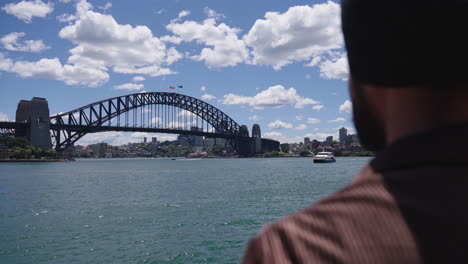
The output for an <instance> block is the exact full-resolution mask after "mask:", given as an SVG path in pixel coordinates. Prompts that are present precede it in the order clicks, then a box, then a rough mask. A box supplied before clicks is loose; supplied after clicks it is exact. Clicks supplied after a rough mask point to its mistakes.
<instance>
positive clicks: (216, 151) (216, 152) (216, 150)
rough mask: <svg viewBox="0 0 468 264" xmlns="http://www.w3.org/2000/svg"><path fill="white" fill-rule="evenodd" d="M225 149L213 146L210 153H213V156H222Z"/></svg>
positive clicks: (221, 146) (220, 146)
mask: <svg viewBox="0 0 468 264" xmlns="http://www.w3.org/2000/svg"><path fill="white" fill-rule="evenodd" d="M224 150H225V148H224V146H223V145H214V146H213V148H212V149H211V152H213V154H214V155H218V156H219V155H222V154H223V152H224Z"/></svg>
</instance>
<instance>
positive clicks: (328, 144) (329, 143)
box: [325, 136, 333, 146]
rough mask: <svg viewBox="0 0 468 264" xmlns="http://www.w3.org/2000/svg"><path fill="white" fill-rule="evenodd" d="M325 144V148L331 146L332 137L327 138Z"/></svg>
mask: <svg viewBox="0 0 468 264" xmlns="http://www.w3.org/2000/svg"><path fill="white" fill-rule="evenodd" d="M325 143H326V144H327V146H331V145H332V144H333V136H329V137H327V138H326V139H325Z"/></svg>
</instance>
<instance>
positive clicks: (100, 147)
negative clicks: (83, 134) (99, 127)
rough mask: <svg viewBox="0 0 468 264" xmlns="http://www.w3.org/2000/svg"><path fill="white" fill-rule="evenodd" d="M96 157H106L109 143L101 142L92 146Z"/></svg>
mask: <svg viewBox="0 0 468 264" xmlns="http://www.w3.org/2000/svg"><path fill="white" fill-rule="evenodd" d="M90 148H91V150H92V151H93V154H94V156H96V157H105V156H106V153H107V143H104V142H101V143H97V144H93V145H91V146H90Z"/></svg>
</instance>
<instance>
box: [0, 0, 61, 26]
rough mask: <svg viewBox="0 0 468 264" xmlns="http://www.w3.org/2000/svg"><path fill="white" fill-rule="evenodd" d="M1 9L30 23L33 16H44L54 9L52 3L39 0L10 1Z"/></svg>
mask: <svg viewBox="0 0 468 264" xmlns="http://www.w3.org/2000/svg"><path fill="white" fill-rule="evenodd" d="M2 10H4V11H5V12H7V13H8V14H10V15H13V16H15V17H17V18H18V19H21V20H23V21H24V22H25V23H31V20H32V18H33V17H46V16H47V15H48V14H50V13H52V11H54V4H52V3H51V2H49V3H47V4H46V3H44V2H42V1H41V0H34V1H21V2H19V3H10V4H6V5H5V6H3V7H2Z"/></svg>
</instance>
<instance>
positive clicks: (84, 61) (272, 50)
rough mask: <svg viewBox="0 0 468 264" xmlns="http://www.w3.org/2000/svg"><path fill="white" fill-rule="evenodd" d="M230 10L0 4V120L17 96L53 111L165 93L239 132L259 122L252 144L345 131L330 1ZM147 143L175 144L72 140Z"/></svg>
mask: <svg viewBox="0 0 468 264" xmlns="http://www.w3.org/2000/svg"><path fill="white" fill-rule="evenodd" d="M232 5H233V3H218V2H217V1H205V2H204V3H203V4H201V3H192V2H190V1H186V0H185V1H184V0H179V1H169V2H166V3H153V2H151V1H141V2H138V3H129V2H127V1H120V2H117V1H114V2H112V1H84V0H81V1H71V0H60V1H54V2H45V1H39V0H36V1H21V2H20V1H7V2H5V3H2V6H1V7H0V8H1V11H0V23H2V25H4V26H3V27H2V28H1V29H0V83H1V84H0V90H1V93H2V96H1V98H0V105H2V108H1V109H0V119H2V120H5V119H8V120H12V119H14V115H15V110H16V105H17V103H18V102H19V100H21V99H26V100H29V99H31V98H32V97H33V96H39V97H45V98H47V100H48V101H49V105H50V111H51V114H54V113H59V112H64V111H69V110H72V109H74V108H77V107H81V106H83V105H86V104H89V103H92V102H95V101H99V100H102V99H106V98H110V97H113V96H118V95H124V94H130V93H135V92H143V91H148V92H152V91H167V92H171V91H175V92H178V93H182V94H187V95H190V96H193V97H196V98H199V99H201V100H204V101H206V102H208V103H210V104H213V105H214V106H216V107H218V108H219V109H220V110H222V111H224V112H225V113H226V114H228V115H230V116H231V117H233V119H235V120H236V121H238V122H239V123H240V124H245V125H247V127H249V129H250V128H251V127H252V125H253V124H255V123H258V124H260V126H261V129H262V137H267V138H273V139H276V140H279V141H281V142H289V143H293V142H301V141H302V140H303V138H304V137H306V136H308V137H310V138H311V139H312V138H316V139H318V140H325V138H326V137H328V136H333V137H334V138H338V129H339V128H340V127H342V126H344V127H346V128H347V129H348V132H349V133H350V134H351V133H354V132H353V131H354V129H353V126H352V123H351V121H350V119H351V103H350V102H349V96H348V91H347V83H346V78H347V66H346V65H347V62H346V57H345V53H344V49H343V40H342V36H341V30H340V26H339V9H340V8H339V4H338V3H336V2H333V1H312V2H311V1H288V2H283V1H281V2H278V3H276V2H275V3H273V2H268V1H256V2H255V3H252V2H246V1H240V2H238V3H236V6H237V5H238V6H240V7H245V8H233V6H232ZM305 32H306V33H307V34H308V35H307V36H306V37H303V36H304V33H305ZM324 32H325V33H324ZM309 34H310V36H309ZM112 52H115V53H112ZM179 85H180V86H183V88H178V86H179ZM171 86H173V87H175V89H169V87H171ZM250 132H251V131H250ZM153 136H156V137H158V139H161V140H165V139H169V140H172V139H175V138H176V137H177V135H164V134H148V133H141V132H136V133H123V132H106V133H96V134H90V135H87V136H86V137H84V138H83V139H82V140H80V141H79V142H78V144H90V143H96V142H101V141H104V142H107V143H110V144H114V145H120V144H125V143H128V142H138V141H141V140H142V138H143V137H148V138H151V137H153Z"/></svg>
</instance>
